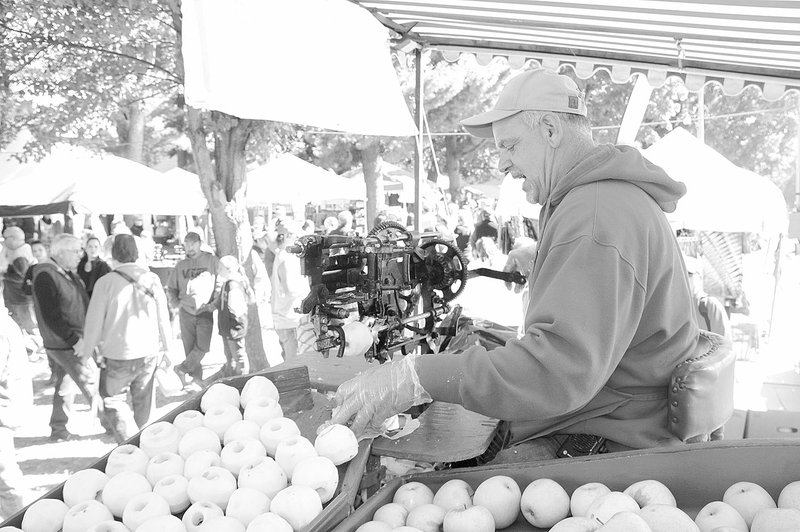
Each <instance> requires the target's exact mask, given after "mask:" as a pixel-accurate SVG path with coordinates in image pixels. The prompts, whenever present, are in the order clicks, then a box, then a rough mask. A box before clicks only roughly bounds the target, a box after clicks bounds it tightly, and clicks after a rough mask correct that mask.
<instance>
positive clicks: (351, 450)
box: [314, 423, 358, 465]
mask: <svg viewBox="0 0 800 532" xmlns="http://www.w3.org/2000/svg"><path fill="white" fill-rule="evenodd" d="M314 449H316V450H317V454H319V455H320V456H324V457H325V458H330V459H331V461H332V462H333V463H334V464H336V465H341V464H344V463H345V462H349V461H350V460H352V459H353V457H354V456H355V455H356V454H358V440H357V439H356V435H355V434H353V431H352V430H350V429H349V428H348V427H345V426H344V425H339V424H336V423H334V424H333V425H328V426H327V427H325V428H324V429H323V430H322V432H320V433H319V434H318V435H317V437H316V439H315V440H314Z"/></svg>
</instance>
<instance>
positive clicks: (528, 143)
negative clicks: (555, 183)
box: [492, 114, 549, 203]
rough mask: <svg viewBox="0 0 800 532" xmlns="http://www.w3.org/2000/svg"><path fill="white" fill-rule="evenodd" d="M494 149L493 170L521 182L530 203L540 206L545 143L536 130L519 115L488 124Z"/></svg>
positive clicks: (538, 130)
mask: <svg viewBox="0 0 800 532" xmlns="http://www.w3.org/2000/svg"><path fill="white" fill-rule="evenodd" d="M492 131H493V132H494V139H495V145H496V146H497V148H498V149H499V150H500V158H499V160H498V164H497V167H498V168H499V169H500V171H501V172H502V173H503V174H506V173H510V174H511V176H512V177H513V178H514V179H524V180H525V183H523V185H522V190H524V191H525V197H526V198H527V200H528V202H530V203H543V202H544V201H545V199H546V194H548V193H549V191H548V190H547V189H546V185H545V153H546V152H547V143H546V142H545V140H544V138H543V137H542V133H541V130H540V129H539V128H534V129H532V128H530V127H528V125H527V124H525V122H524V121H523V120H522V117H521V115H520V114H516V115H514V116H512V117H509V118H506V119H503V120H500V121H499V122H495V123H494V124H492Z"/></svg>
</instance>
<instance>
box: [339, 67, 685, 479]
mask: <svg viewBox="0 0 800 532" xmlns="http://www.w3.org/2000/svg"><path fill="white" fill-rule="evenodd" d="M462 125H463V126H464V127H465V128H466V129H467V131H469V132H470V133H471V134H473V135H476V136H479V137H485V138H492V137H493V138H494V141H495V144H496V146H497V149H498V150H499V169H500V171H501V172H502V173H504V174H506V173H509V174H511V175H512V176H513V177H514V178H516V179H524V181H525V182H524V185H523V190H524V191H525V194H526V196H527V199H528V201H529V202H531V203H539V204H541V205H542V206H543V208H542V211H541V219H540V235H541V238H540V240H539V245H538V248H537V252H536V257H535V261H533V260H532V261H531V262H530V263H529V264H527V265H525V266H527V269H528V271H529V272H530V273H529V276H528V281H529V286H530V304H529V306H528V308H527V312H526V316H525V322H524V327H525V334H524V335H523V336H522V338H520V339H519V340H511V341H509V342H508V343H507V344H506V345H505V346H503V347H499V348H497V349H494V350H492V351H486V349H484V348H483V347H481V346H475V347H471V348H469V349H467V350H466V351H464V352H463V353H459V354H453V353H444V354H436V355H426V356H415V355H411V356H407V357H405V358H404V359H403V360H395V361H393V362H391V363H390V364H385V365H383V366H381V367H378V368H374V369H372V370H370V371H369V372H367V373H365V374H363V375H361V376H359V377H357V378H355V379H353V380H351V381H348V382H346V383H344V384H342V386H340V388H339V390H338V392H337V396H336V402H337V405H338V407H337V409H335V410H334V416H333V420H332V421H333V422H335V423H342V422H346V421H348V420H349V419H350V418H351V417H352V416H355V419H354V421H353V425H352V426H353V430H354V431H355V432H356V433H357V434H359V433H362V432H363V431H364V430H365V429H370V430H371V429H375V428H376V427H379V426H380V424H381V422H382V421H383V420H384V419H385V418H387V417H388V416H389V415H391V414H394V413H396V412H399V411H402V410H405V409H407V408H408V407H410V406H411V405H414V404H420V403H425V402H430V401H431V400H437V401H446V402H451V403H458V404H461V405H463V406H464V407H465V408H467V409H469V410H473V411H476V412H480V413H482V414H485V415H488V416H492V417H495V418H498V419H501V420H505V421H506V422H508V423H506V424H505V426H506V427H509V430H508V432H507V433H506V441H505V442H504V443H505V444H506V445H514V444H519V443H521V442H527V444H526V445H516V446H515V447H513V448H511V449H507V450H505V451H501V452H500V454H499V455H498V456H497V458H496V459H495V460H494V462H495V463H497V462H501V461H528V460H539V459H549V458H555V457H556V456H564V455H565V454H564V453H562V452H560V451H559V449H562V450H564V449H566V451H567V455H569V454H570V452H572V453H573V455H574V453H575V452H577V453H578V454H581V453H582V452H583V450H584V448H587V449H589V452H590V453H591V452H596V451H597V450H599V449H600V448H601V447H600V445H595V444H598V443H601V442H602V443H603V444H604V445H605V446H606V449H607V450H610V451H615V450H623V449H628V448H646V447H654V446H658V445H669V444H676V443H680V441H681V439H682V438H679V437H677V436H676V435H673V434H672V433H671V432H670V430H669V428H668V425H669V423H668V419H667V387H668V384H669V382H670V376H671V373H672V370H673V369H674V368H675V367H676V365H678V364H680V363H681V362H683V361H685V360H686V359H687V358H689V357H691V356H692V355H693V354H694V351H695V349H696V348H697V346H698V326H697V323H696V321H695V318H694V310H693V303H692V295H691V292H690V290H689V285H688V281H687V276H686V271H685V269H684V267H683V262H682V260H681V252H680V249H679V247H678V243H677V241H676V238H675V235H674V233H673V231H672V229H671V228H670V224H669V223H668V221H667V219H666V217H665V215H664V212H671V211H673V210H674V209H675V207H676V203H677V201H678V199H679V198H680V197H681V196H682V195H683V194H684V193H685V191H686V189H685V187H684V185H683V184H682V183H678V182H676V181H674V180H672V179H671V178H670V177H669V176H667V175H666V173H664V171H663V170H661V169H660V168H659V167H657V166H654V165H653V164H651V163H649V162H648V161H647V160H645V159H644V158H643V157H642V156H641V155H640V154H639V152H638V151H637V150H636V149H634V148H630V147H624V146H612V145H603V146H597V145H595V143H594V141H593V140H592V135H591V128H590V125H589V121H588V119H587V110H586V103H585V101H584V97H583V94H582V93H581V91H580V90H579V89H578V87H577V85H576V84H575V83H574V82H573V81H572V80H571V79H570V78H568V77H567V76H563V75H559V74H556V73H554V72H550V71H547V70H544V69H538V70H529V71H526V72H523V73H522V74H519V75H518V76H516V77H515V78H513V79H512V80H511V81H509V82H508V84H507V85H506V86H505V87H504V89H503V90H502V92H501V93H500V95H499V97H498V99H497V103H496V104H495V106H494V108H493V109H491V110H490V111H487V112H485V113H482V114H479V115H477V116H473V117H471V118H467V119H466V120H463V121H462ZM523 262H524V261H523ZM397 358H399V357H397ZM579 435H580V436H579ZM583 436H585V438H582V439H580V438H581V437H583ZM570 442H573V443H574V444H575V445H572V447H571V448H569V446H568V445H567V444H568V443H570ZM581 444H586V445H581Z"/></svg>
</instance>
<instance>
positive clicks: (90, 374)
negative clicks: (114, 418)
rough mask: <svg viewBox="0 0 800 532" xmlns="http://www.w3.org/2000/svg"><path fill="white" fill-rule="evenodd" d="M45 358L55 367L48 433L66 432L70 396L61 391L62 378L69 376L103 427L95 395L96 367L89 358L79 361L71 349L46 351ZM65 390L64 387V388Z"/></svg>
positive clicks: (101, 415) (102, 419) (101, 411)
mask: <svg viewBox="0 0 800 532" xmlns="http://www.w3.org/2000/svg"><path fill="white" fill-rule="evenodd" d="M46 351H47V356H48V357H49V358H50V359H51V360H52V361H53V362H55V365H56V366H57V370H58V371H56V373H55V375H56V382H55V388H54V390H53V413H52V414H51V415H50V431H51V433H53V434H58V433H64V432H66V431H67V421H68V420H69V414H68V409H69V406H70V404H71V397H70V394H65V391H66V390H62V385H64V377H65V376H66V375H69V376H70V377H71V378H72V380H73V381H75V384H77V385H78V389H80V391H81V393H82V394H83V396H84V397H85V398H86V400H87V401H88V402H89V404H90V405H91V406H92V410H93V411H95V412H97V414H98V417H99V418H100V421H101V422H102V423H103V426H105V425H106V423H105V419H104V415H103V409H102V404H101V401H100V398H99V396H98V395H97V365H96V364H95V363H94V360H92V359H91V358H89V359H86V360H85V361H81V359H80V358H78V357H77V356H75V352H74V351H73V350H72V349H63V350H62V349H47V350H46ZM64 388H66V387H64Z"/></svg>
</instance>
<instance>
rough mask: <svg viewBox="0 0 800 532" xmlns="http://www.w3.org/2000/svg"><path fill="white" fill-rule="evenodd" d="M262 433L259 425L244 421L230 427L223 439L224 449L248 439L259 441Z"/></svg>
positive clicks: (247, 420)
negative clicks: (231, 443)
mask: <svg viewBox="0 0 800 532" xmlns="http://www.w3.org/2000/svg"><path fill="white" fill-rule="evenodd" d="M260 433H261V427H259V426H258V423H256V422H255V421H250V420H249V419H242V420H239V421H237V422H236V423H234V424H233V425H231V426H230V427H228V430H226V431H225V434H224V435H223V437H222V445H223V447H224V446H225V445H228V444H229V443H230V442H232V441H236V440H246V439H248V438H253V439H255V440H258V439H259V438H260ZM298 434H299V433H298Z"/></svg>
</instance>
